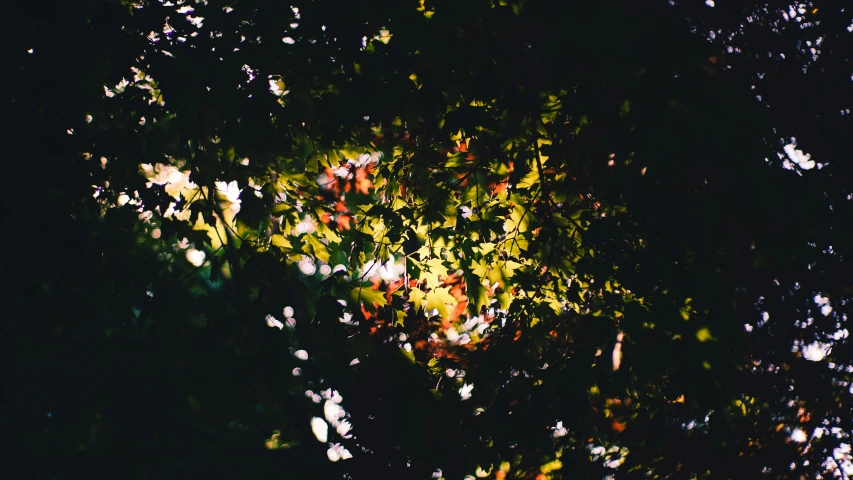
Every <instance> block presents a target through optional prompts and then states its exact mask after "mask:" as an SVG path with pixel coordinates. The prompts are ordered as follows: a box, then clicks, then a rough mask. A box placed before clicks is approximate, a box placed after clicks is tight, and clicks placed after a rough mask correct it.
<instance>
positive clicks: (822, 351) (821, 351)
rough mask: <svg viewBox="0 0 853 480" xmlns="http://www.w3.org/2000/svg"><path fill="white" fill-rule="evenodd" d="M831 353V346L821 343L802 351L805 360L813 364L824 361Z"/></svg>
mask: <svg viewBox="0 0 853 480" xmlns="http://www.w3.org/2000/svg"><path fill="white" fill-rule="evenodd" d="M831 351H832V346H831V345H828V344H825V343H820V342H814V343H812V344H811V345H808V346H807V347H805V348H803V349H802V353H803V358H805V359H806V360H809V361H811V362H819V361H821V360H823V359H824V358H826V356H827V355H829V352H831Z"/></svg>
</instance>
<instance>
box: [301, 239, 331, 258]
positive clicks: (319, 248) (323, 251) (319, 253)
mask: <svg viewBox="0 0 853 480" xmlns="http://www.w3.org/2000/svg"><path fill="white" fill-rule="evenodd" d="M305 241H306V242H308V245H309V246H310V247H311V253H313V254H314V257H316V258H317V259H319V260H322V261H324V262H326V263H328V262H329V247H327V246H326V245H325V244H324V243H323V242H321V241H320V239H318V238H317V237H315V236H314V235H305Z"/></svg>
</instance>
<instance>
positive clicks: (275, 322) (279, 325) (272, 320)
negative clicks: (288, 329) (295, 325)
mask: <svg viewBox="0 0 853 480" xmlns="http://www.w3.org/2000/svg"><path fill="white" fill-rule="evenodd" d="M267 326H268V327H274V328H278V329H279V330H281V329H282V328H284V324H283V323H281V322H279V321H278V320H276V318H275V317H273V316H272V315H267Z"/></svg>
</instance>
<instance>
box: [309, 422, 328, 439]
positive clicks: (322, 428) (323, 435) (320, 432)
mask: <svg viewBox="0 0 853 480" xmlns="http://www.w3.org/2000/svg"><path fill="white" fill-rule="evenodd" d="M311 431H312V432H314V436H315V437H317V441H319V442H321V443H326V442H327V441H329V425H328V424H326V422H324V421H323V419H322V418H320V417H314V418H312V419H311Z"/></svg>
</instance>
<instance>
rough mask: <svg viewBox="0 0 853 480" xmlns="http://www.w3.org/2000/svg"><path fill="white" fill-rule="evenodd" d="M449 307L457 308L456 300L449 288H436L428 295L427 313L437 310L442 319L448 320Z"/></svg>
mask: <svg viewBox="0 0 853 480" xmlns="http://www.w3.org/2000/svg"><path fill="white" fill-rule="evenodd" d="M448 305H450V306H456V299H455V298H453V295H451V294H450V289H449V288H434V289H432V290H430V292H429V293H427V294H426V309H427V312H432V311H433V310H437V311H438V314H439V315H441V317H442V318H446V317H447V316H448V315H449V313H450V311H449V309H448Z"/></svg>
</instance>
